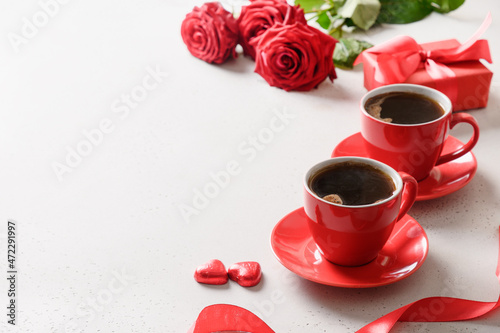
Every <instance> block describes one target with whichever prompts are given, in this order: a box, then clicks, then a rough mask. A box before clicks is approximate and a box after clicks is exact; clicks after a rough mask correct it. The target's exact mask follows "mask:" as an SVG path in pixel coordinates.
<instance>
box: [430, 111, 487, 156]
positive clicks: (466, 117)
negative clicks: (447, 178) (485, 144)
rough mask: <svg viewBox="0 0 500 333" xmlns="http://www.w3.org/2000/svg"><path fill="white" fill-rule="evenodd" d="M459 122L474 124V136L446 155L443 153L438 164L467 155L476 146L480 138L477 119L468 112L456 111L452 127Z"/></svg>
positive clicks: (452, 118) (452, 119)
mask: <svg viewBox="0 0 500 333" xmlns="http://www.w3.org/2000/svg"><path fill="white" fill-rule="evenodd" d="M458 123H468V124H470V125H471V126H472V129H473V130H474V132H473V133H472V137H471V138H470V139H469V142H467V143H466V144H465V145H463V146H462V147H459V148H458V149H457V150H455V151H453V152H451V153H448V154H445V155H441V156H440V157H439V158H438V160H437V162H436V165H440V164H443V163H447V162H449V161H452V160H454V159H457V158H459V157H460V156H463V155H465V154H466V153H468V152H469V151H470V150H471V149H472V148H474V146H475V145H476V143H477V140H479V125H478V124H477V121H476V119H475V118H474V117H472V116H471V115H470V114H468V113H454V114H453V115H452V117H451V121H450V129H452V128H453V127H455V125H456V124H458Z"/></svg>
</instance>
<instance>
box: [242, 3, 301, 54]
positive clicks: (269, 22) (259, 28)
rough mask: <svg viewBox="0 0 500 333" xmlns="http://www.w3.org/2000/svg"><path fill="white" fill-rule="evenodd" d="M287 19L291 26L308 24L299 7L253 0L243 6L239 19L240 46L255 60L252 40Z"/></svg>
mask: <svg viewBox="0 0 500 333" xmlns="http://www.w3.org/2000/svg"><path fill="white" fill-rule="evenodd" d="M287 13H288V17H287ZM285 17H287V22H288V23H290V24H292V23H295V22H300V23H303V24H307V21H306V19H305V17H304V11H303V10H302V9H301V8H299V7H298V6H293V7H292V6H290V5H289V4H288V3H287V2H286V0H252V3H251V4H250V5H248V6H243V7H242V8H241V14H240V16H239V17H238V28H239V30H240V37H239V44H240V45H241V46H242V47H243V52H244V54H246V55H249V56H250V57H252V59H255V50H254V48H253V46H252V45H251V43H250V42H251V41H252V39H254V38H255V37H257V36H260V35H261V34H262V33H264V32H265V31H266V30H267V29H269V28H270V27H272V26H273V25H274V24H275V23H283V22H284V21H285Z"/></svg>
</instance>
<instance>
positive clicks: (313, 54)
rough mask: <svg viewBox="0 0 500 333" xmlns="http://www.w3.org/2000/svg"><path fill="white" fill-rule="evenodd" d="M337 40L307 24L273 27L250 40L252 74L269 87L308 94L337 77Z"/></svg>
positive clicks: (277, 25)
mask: <svg viewBox="0 0 500 333" xmlns="http://www.w3.org/2000/svg"><path fill="white" fill-rule="evenodd" d="M336 43H337V40H335V39H334V38H333V37H331V36H329V35H327V34H325V33H323V32H321V31H319V30H318V29H316V28H313V27H311V26H309V25H307V24H301V23H295V24H292V25H285V24H276V25H274V26H273V27H272V28H270V29H268V30H267V31H266V32H265V33H264V34H262V35H261V36H260V37H258V38H256V39H254V41H253V46H254V47H255V51H256V56H255V72H256V73H258V74H260V75H261V76H262V77H263V78H264V79H265V80H266V81H267V83H269V85H271V86H274V87H278V88H282V89H284V90H286V91H290V90H299V91H308V90H311V89H312V88H315V87H317V86H318V85H319V84H320V83H321V82H323V81H324V80H325V78H326V77H327V76H328V77H329V78H330V80H332V81H333V79H335V78H336V77H337V76H336V74H335V67H334V65H333V50H334V49H335V44H336Z"/></svg>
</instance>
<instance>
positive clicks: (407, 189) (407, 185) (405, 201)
mask: <svg viewBox="0 0 500 333" xmlns="http://www.w3.org/2000/svg"><path fill="white" fill-rule="evenodd" d="M399 175H400V176H401V179H402V180H403V194H402V198H401V207H400V209H399V215H398V219H397V221H400V220H401V219H402V218H403V216H405V215H406V213H408V211H409V210H410V208H411V207H412V206H413V204H414V203H415V200H416V198H417V192H418V183H417V181H416V180H415V178H413V177H412V176H410V175H409V174H407V173H406V172H402V171H400V172H399Z"/></svg>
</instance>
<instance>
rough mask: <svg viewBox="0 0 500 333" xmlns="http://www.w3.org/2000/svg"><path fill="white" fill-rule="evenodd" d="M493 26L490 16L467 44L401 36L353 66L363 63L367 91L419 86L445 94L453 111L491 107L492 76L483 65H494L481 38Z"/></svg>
mask: <svg viewBox="0 0 500 333" xmlns="http://www.w3.org/2000/svg"><path fill="white" fill-rule="evenodd" d="M490 23H491V16H490V15H488V16H487V17H486V19H485V21H484V22H483V24H482V26H481V27H480V28H479V29H478V31H477V32H476V33H475V34H474V35H473V36H472V38H470V39H469V40H468V41H467V42H465V43H464V44H460V43H459V42H458V41H457V40H456V39H449V40H443V41H439V42H433V43H426V44H421V45H419V44H417V42H416V41H415V40H413V39H412V38H410V37H408V36H398V37H395V38H393V39H391V40H389V41H387V42H385V43H382V44H379V45H376V46H374V47H372V48H369V49H367V50H365V51H364V52H363V53H361V55H360V56H359V57H358V58H357V59H356V61H355V63H354V64H355V65H356V64H358V63H361V62H362V63H363V69H364V85H365V87H366V89H368V90H372V89H374V88H377V87H380V86H384V85H388V84H393V83H412V84H420V85H424V86H427V87H431V88H434V89H437V90H439V91H441V92H443V93H444V94H446V95H447V96H448V97H449V98H450V100H451V102H452V104H453V111H460V110H467V109H476V108H482V107H485V106H486V105H487V104H488V96H489V90H490V84H491V79H492V77H493V73H492V72H491V71H490V70H488V68H486V67H485V66H484V65H483V64H482V63H481V59H484V60H486V61H488V62H490V63H491V55H490V50H489V46H488V41H486V40H484V39H478V37H479V36H480V35H481V34H482V33H483V32H484V31H485V30H486V29H487V27H488V25H489V24H490Z"/></svg>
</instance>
